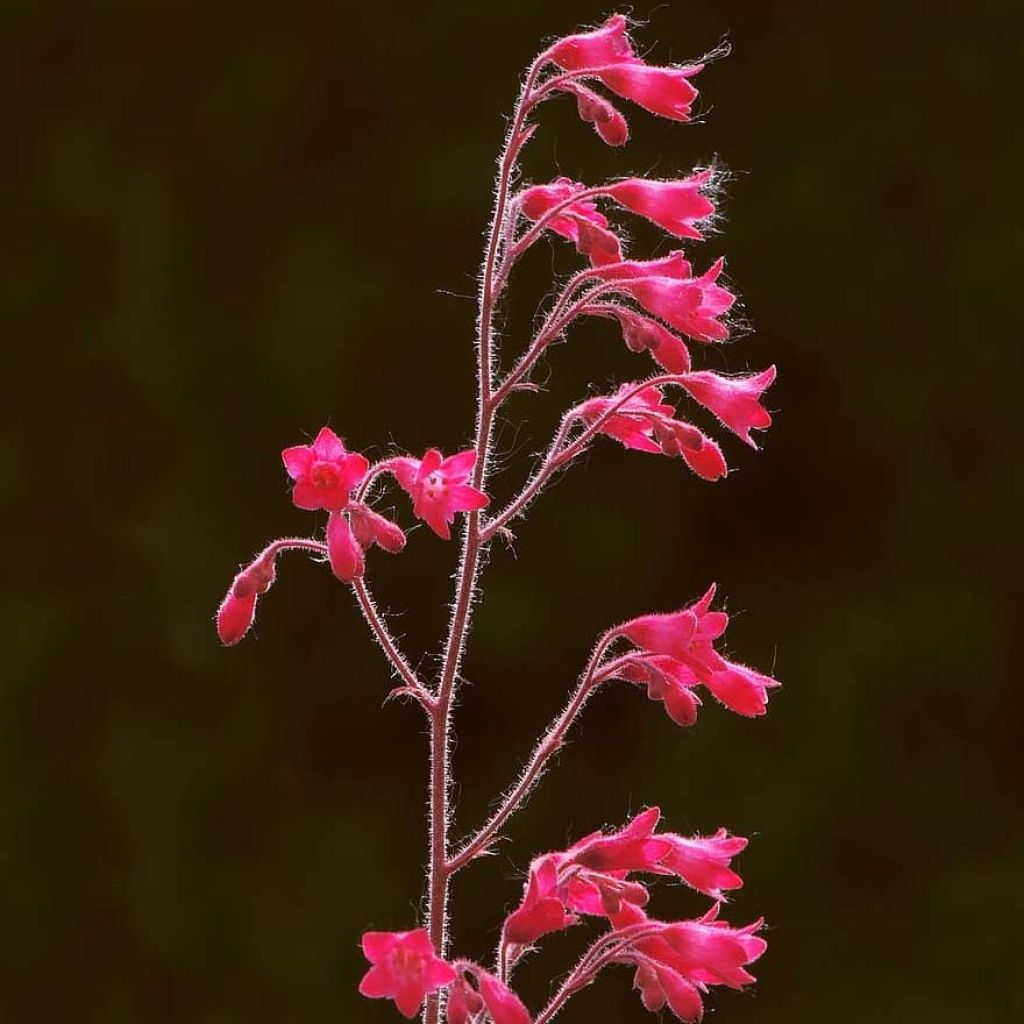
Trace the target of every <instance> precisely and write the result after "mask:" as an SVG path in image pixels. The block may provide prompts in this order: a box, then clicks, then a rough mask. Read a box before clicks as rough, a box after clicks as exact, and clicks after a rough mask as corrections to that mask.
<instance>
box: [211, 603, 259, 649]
mask: <svg viewBox="0 0 1024 1024" xmlns="http://www.w3.org/2000/svg"><path fill="white" fill-rule="evenodd" d="M257 596H258V595H257V594H256V592H255V591H253V592H252V593H250V594H246V595H245V596H244V597H238V595H237V594H235V592H234V589H233V588H232V589H231V590H229V591H228V592H227V594H225V595H224V600H223V601H221V603H220V607H219V608H218V609H217V636H219V637H220V642H221V643H222V644H224V646H225V647H233V646H234V645H235V644H237V643H238V642H239V641H240V640H241V639H242V638H243V637H244V636H245V634H246V633H248V632H249V630H250V629H252V624H253V622H254V621H255V619H256V598H257Z"/></svg>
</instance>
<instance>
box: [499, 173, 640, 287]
mask: <svg viewBox="0 0 1024 1024" xmlns="http://www.w3.org/2000/svg"><path fill="white" fill-rule="evenodd" d="M585 187H586V186H584V185H581V184H580V183H579V182H578V181H573V180H572V179H571V178H564V177H563V178H556V179H555V181H553V182H551V183H550V184H547V185H532V186H531V187H530V188H527V189H524V190H523V191H522V192H521V193H520V196H519V202H520V208H521V209H522V211H523V214H524V216H526V217H528V218H529V219H530V220H532V221H537V220H540V219H541V218H542V217H544V216H545V215H546V214H547V213H548V212H549V211H550V210H552V209H554V208H555V207H556V206H559V205H560V204H562V203H564V202H566V201H567V200H569V199H572V197H573V196H575V195H577V194H578V193H580V192H582V191H583V190H584V188H585ZM546 227H548V228H550V229H551V230H552V231H554V232H555V233H556V234H558V235H561V236H562V237H563V238H567V239H569V241H571V242H575V244H576V249H577V251H578V252H580V253H581V254H582V255H584V256H588V257H589V258H590V261H591V263H592V264H593V265H594V266H595V267H599V266H605V265H606V264H609V263H618V262H620V261H621V259H622V246H621V243H620V242H619V239H618V238H617V237H616V235H615V234H614V232H612V231H611V230H610V229H609V227H608V218H607V217H605V215H604V214H603V213H601V211H600V210H598V208H597V206H596V205H595V204H594V202H593V200H591V199H580V200H578V201H576V202H574V203H571V204H570V205H569V206H567V207H565V209H563V210H562V211H561V212H560V213H558V214H556V215H555V216H554V217H552V218H551V219H550V220H549V221H548V222H547V224H546Z"/></svg>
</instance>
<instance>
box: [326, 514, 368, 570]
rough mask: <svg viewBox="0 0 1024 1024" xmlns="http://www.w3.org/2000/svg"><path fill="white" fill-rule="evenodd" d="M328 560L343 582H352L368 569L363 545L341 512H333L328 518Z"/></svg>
mask: <svg viewBox="0 0 1024 1024" xmlns="http://www.w3.org/2000/svg"><path fill="white" fill-rule="evenodd" d="M327 560H328V561H329V562H330V564H331V571H332V572H333V573H334V575H335V576H337V577H338V579H339V580H341V581H342V582H343V583H351V582H352V581H353V580H355V579H358V578H359V577H360V576H362V575H363V573H364V572H365V570H366V560H365V558H364V556H363V549H362V546H361V545H360V544H359V542H358V541H357V540H356V538H355V535H354V534H353V533H352V527H351V526H350V525H349V522H348V519H346V518H345V515H344V514H343V513H341V512H332V513H331V515H330V517H329V518H328V520H327Z"/></svg>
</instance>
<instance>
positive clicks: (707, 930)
mask: <svg viewBox="0 0 1024 1024" xmlns="http://www.w3.org/2000/svg"><path fill="white" fill-rule="evenodd" d="M716 916H717V907H716V908H714V909H713V910H712V911H711V912H710V913H709V914H706V915H705V916H704V917H703V918H702V919H700V920H699V921H679V922H677V923H676V924H671V925H668V926H667V927H666V928H665V930H664V932H663V933H662V935H663V936H664V938H665V941H666V943H667V944H668V945H669V946H670V947H671V950H672V956H671V960H670V961H669V962H670V963H671V966H672V967H674V968H675V969H676V970H677V971H679V973H680V974H683V975H684V976H686V977H688V978H690V979H691V980H692V981H695V982H699V983H703V984H706V985H727V986H728V987H729V988H737V989H738V988H743V986H744V985H749V984H750V983H751V982H753V981H755V980H756V979H755V978H754V976H753V975H752V974H750V973H749V971H747V970H745V968H746V965H747V964H749V963H752V962H753V961H754V960H756V959H757V958H758V957H759V956H761V954H762V953H764V951H765V950H766V949H767V948H768V943H767V942H765V941H764V939H762V938H760V936H757V935H755V934H754V932H756V931H758V930H759V929H760V928H761V925H762V923H763V922H761V921H754V922H753V923H752V924H748V925H746V926H744V927H743V928H733V927H731V926H730V925H728V924H726V923H725V922H724V921H718V920H716V919H715V918H716Z"/></svg>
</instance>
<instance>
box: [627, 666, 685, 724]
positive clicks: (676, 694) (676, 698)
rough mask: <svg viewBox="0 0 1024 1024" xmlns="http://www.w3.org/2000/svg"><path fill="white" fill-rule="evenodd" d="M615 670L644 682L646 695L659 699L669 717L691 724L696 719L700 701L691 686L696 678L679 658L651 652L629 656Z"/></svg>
mask: <svg viewBox="0 0 1024 1024" xmlns="http://www.w3.org/2000/svg"><path fill="white" fill-rule="evenodd" d="M618 674H619V675H620V676H621V677H622V678H623V679H626V680H628V681H629V682H631V683H636V684H638V685H641V686H646V687H647V696H648V697H650V699H651V700H657V701H661V702H662V703H663V704H664V705H665V711H666V713H667V714H668V716H669V718H671V719H672V721H673V722H675V723H676V724H677V725H682V726H690V725H693V724H694V723H695V722H696V721H697V709H698V708H699V707H700V703H701V702H700V698H699V697H698V696H697V695H696V694H695V693H694V692H693V687H694V686H696V685H697V683H698V679H697V677H696V675H694V673H693V670H692V669H690V668H688V667H687V666H686V665H684V664H683V663H682V662H681V661H677V660H676V659H675V658H670V657H669V656H668V655H666V654H651V655H647V656H646V657H643V658H638V659H636V660H635V661H632V660H631V661H630V662H629V663H628V664H626V665H624V666H622V668H621V669H619V672H618Z"/></svg>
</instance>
